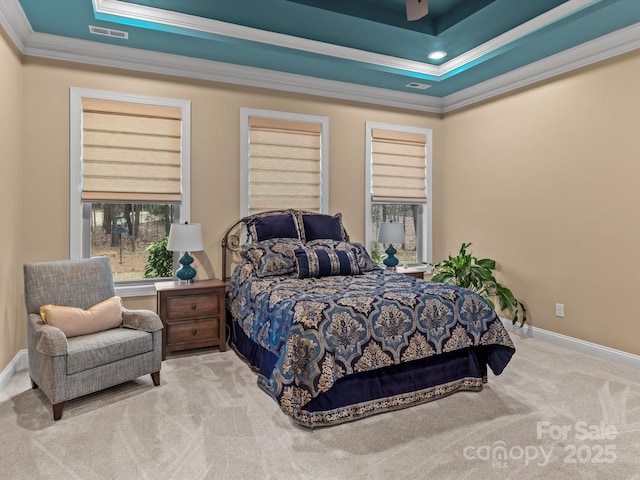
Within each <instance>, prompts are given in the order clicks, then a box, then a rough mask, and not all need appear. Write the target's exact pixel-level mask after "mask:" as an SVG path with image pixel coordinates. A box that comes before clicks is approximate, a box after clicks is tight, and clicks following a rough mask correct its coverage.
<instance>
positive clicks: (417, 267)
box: [380, 263, 433, 275]
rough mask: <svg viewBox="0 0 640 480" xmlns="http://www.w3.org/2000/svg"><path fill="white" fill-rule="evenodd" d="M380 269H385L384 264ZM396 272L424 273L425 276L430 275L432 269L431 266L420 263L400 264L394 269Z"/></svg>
mask: <svg viewBox="0 0 640 480" xmlns="http://www.w3.org/2000/svg"><path fill="white" fill-rule="evenodd" d="M380 266H381V267H382V268H385V266H384V264H381V265H380ZM396 271H398V272H403V271H404V272H424V273H426V274H427V275H429V274H431V273H432V271H433V267H432V266H431V265H425V264H422V263H406V264H405V263H400V264H398V266H397V267H396Z"/></svg>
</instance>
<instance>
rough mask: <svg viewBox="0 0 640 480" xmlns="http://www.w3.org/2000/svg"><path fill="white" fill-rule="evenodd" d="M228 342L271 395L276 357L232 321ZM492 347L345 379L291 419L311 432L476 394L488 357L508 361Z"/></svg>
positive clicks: (475, 348)
mask: <svg viewBox="0 0 640 480" xmlns="http://www.w3.org/2000/svg"><path fill="white" fill-rule="evenodd" d="M228 318H231V317H230V316H229V317H228ZM229 343H230V345H231V347H232V348H233V349H234V351H235V352H236V353H237V354H238V355H240V356H241V357H242V358H244V359H245V360H246V361H247V362H248V363H249V364H250V365H251V367H252V368H253V369H254V370H255V371H256V372H257V374H258V385H259V386H260V388H261V389H262V390H264V391H265V392H266V393H267V394H269V396H272V395H271V390H270V388H269V386H268V378H269V377H270V376H271V372H272V371H273V369H274V368H275V365H276V362H277V358H276V356H275V355H274V354H273V353H272V352H270V351H268V350H267V349H265V348H263V347H262V346H260V345H258V344H257V343H255V342H253V341H252V340H251V339H250V338H249V337H247V335H246V334H245V333H244V331H243V330H242V328H240V327H239V326H238V325H237V324H236V323H235V322H233V321H232V322H231V338H230V342H229ZM490 348H491V351H490ZM496 348H498V350H500V348H505V350H506V349H507V347H502V346H500V345H497V346H496V345H493V346H491V347H488V346H475V347H469V348H464V349H461V350H455V351H453V352H449V353H443V354H440V355H436V356H432V357H427V358H423V359H420V360H414V361H412V362H408V363H402V364H399V365H391V366H389V367H384V368H379V369H376V370H370V371H365V372H359V373H354V374H351V375H347V376H344V377H342V378H340V379H338V380H337V381H336V382H335V384H334V385H333V386H332V387H331V389H330V390H328V391H326V392H323V393H321V394H319V395H318V396H317V397H315V398H313V399H312V400H311V401H310V402H309V403H308V404H307V405H305V406H304V407H303V408H301V409H299V410H296V411H295V412H293V415H292V419H293V420H294V421H295V422H296V423H298V424H300V425H303V426H305V427H311V428H313V427H319V426H328V425H335V424H339V423H343V422H348V421H351V420H356V419H360V418H364V417H367V416H370V415H375V414H378V413H383V412H388V411H393V410H399V409H402V408H406V407H410V406H413V405H418V404H420V403H425V402H429V401H432V400H436V399H438V398H442V397H445V396H448V395H451V394H452V393H455V392H459V391H480V390H482V386H483V383H486V381H487V360H488V356H489V355H490V354H491V355H495V354H496V353H497V354H500V353H504V354H505V355H509V356H510V353H509V352H507V351H505V352H496ZM272 398H273V397H272ZM274 400H275V398H274Z"/></svg>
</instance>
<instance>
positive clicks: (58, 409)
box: [53, 402, 64, 421]
mask: <svg viewBox="0 0 640 480" xmlns="http://www.w3.org/2000/svg"><path fill="white" fill-rule="evenodd" d="M63 409H64V402H60V403H54V404H53V420H54V421H57V420H60V419H61V418H62V410H63Z"/></svg>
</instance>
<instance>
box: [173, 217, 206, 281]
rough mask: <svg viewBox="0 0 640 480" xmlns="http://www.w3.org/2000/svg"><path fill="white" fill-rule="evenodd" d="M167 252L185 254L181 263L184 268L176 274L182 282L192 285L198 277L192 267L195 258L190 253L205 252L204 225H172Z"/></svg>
mask: <svg viewBox="0 0 640 480" xmlns="http://www.w3.org/2000/svg"><path fill="white" fill-rule="evenodd" d="M167 250H170V251H173V252H184V255H183V256H182V257H181V258H180V260H179V262H180V265H182V267H180V268H179V269H178V271H177V272H176V277H178V279H179V280H180V282H181V283H182V282H184V283H192V282H193V277H195V276H196V269H195V268H193V267H192V266H191V263H192V262H193V257H192V256H191V255H189V252H199V251H200V250H204V245H203V243H202V225H200V224H199V223H172V224H171V230H169V241H168V242H167Z"/></svg>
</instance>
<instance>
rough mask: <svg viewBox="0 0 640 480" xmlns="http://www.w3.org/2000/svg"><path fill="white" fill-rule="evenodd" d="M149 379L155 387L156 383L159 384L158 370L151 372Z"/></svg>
mask: <svg viewBox="0 0 640 480" xmlns="http://www.w3.org/2000/svg"><path fill="white" fill-rule="evenodd" d="M151 380H153V384H154V385H155V386H156V387H157V386H158V385H160V372H159V371H157V372H153V373H152V374H151Z"/></svg>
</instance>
